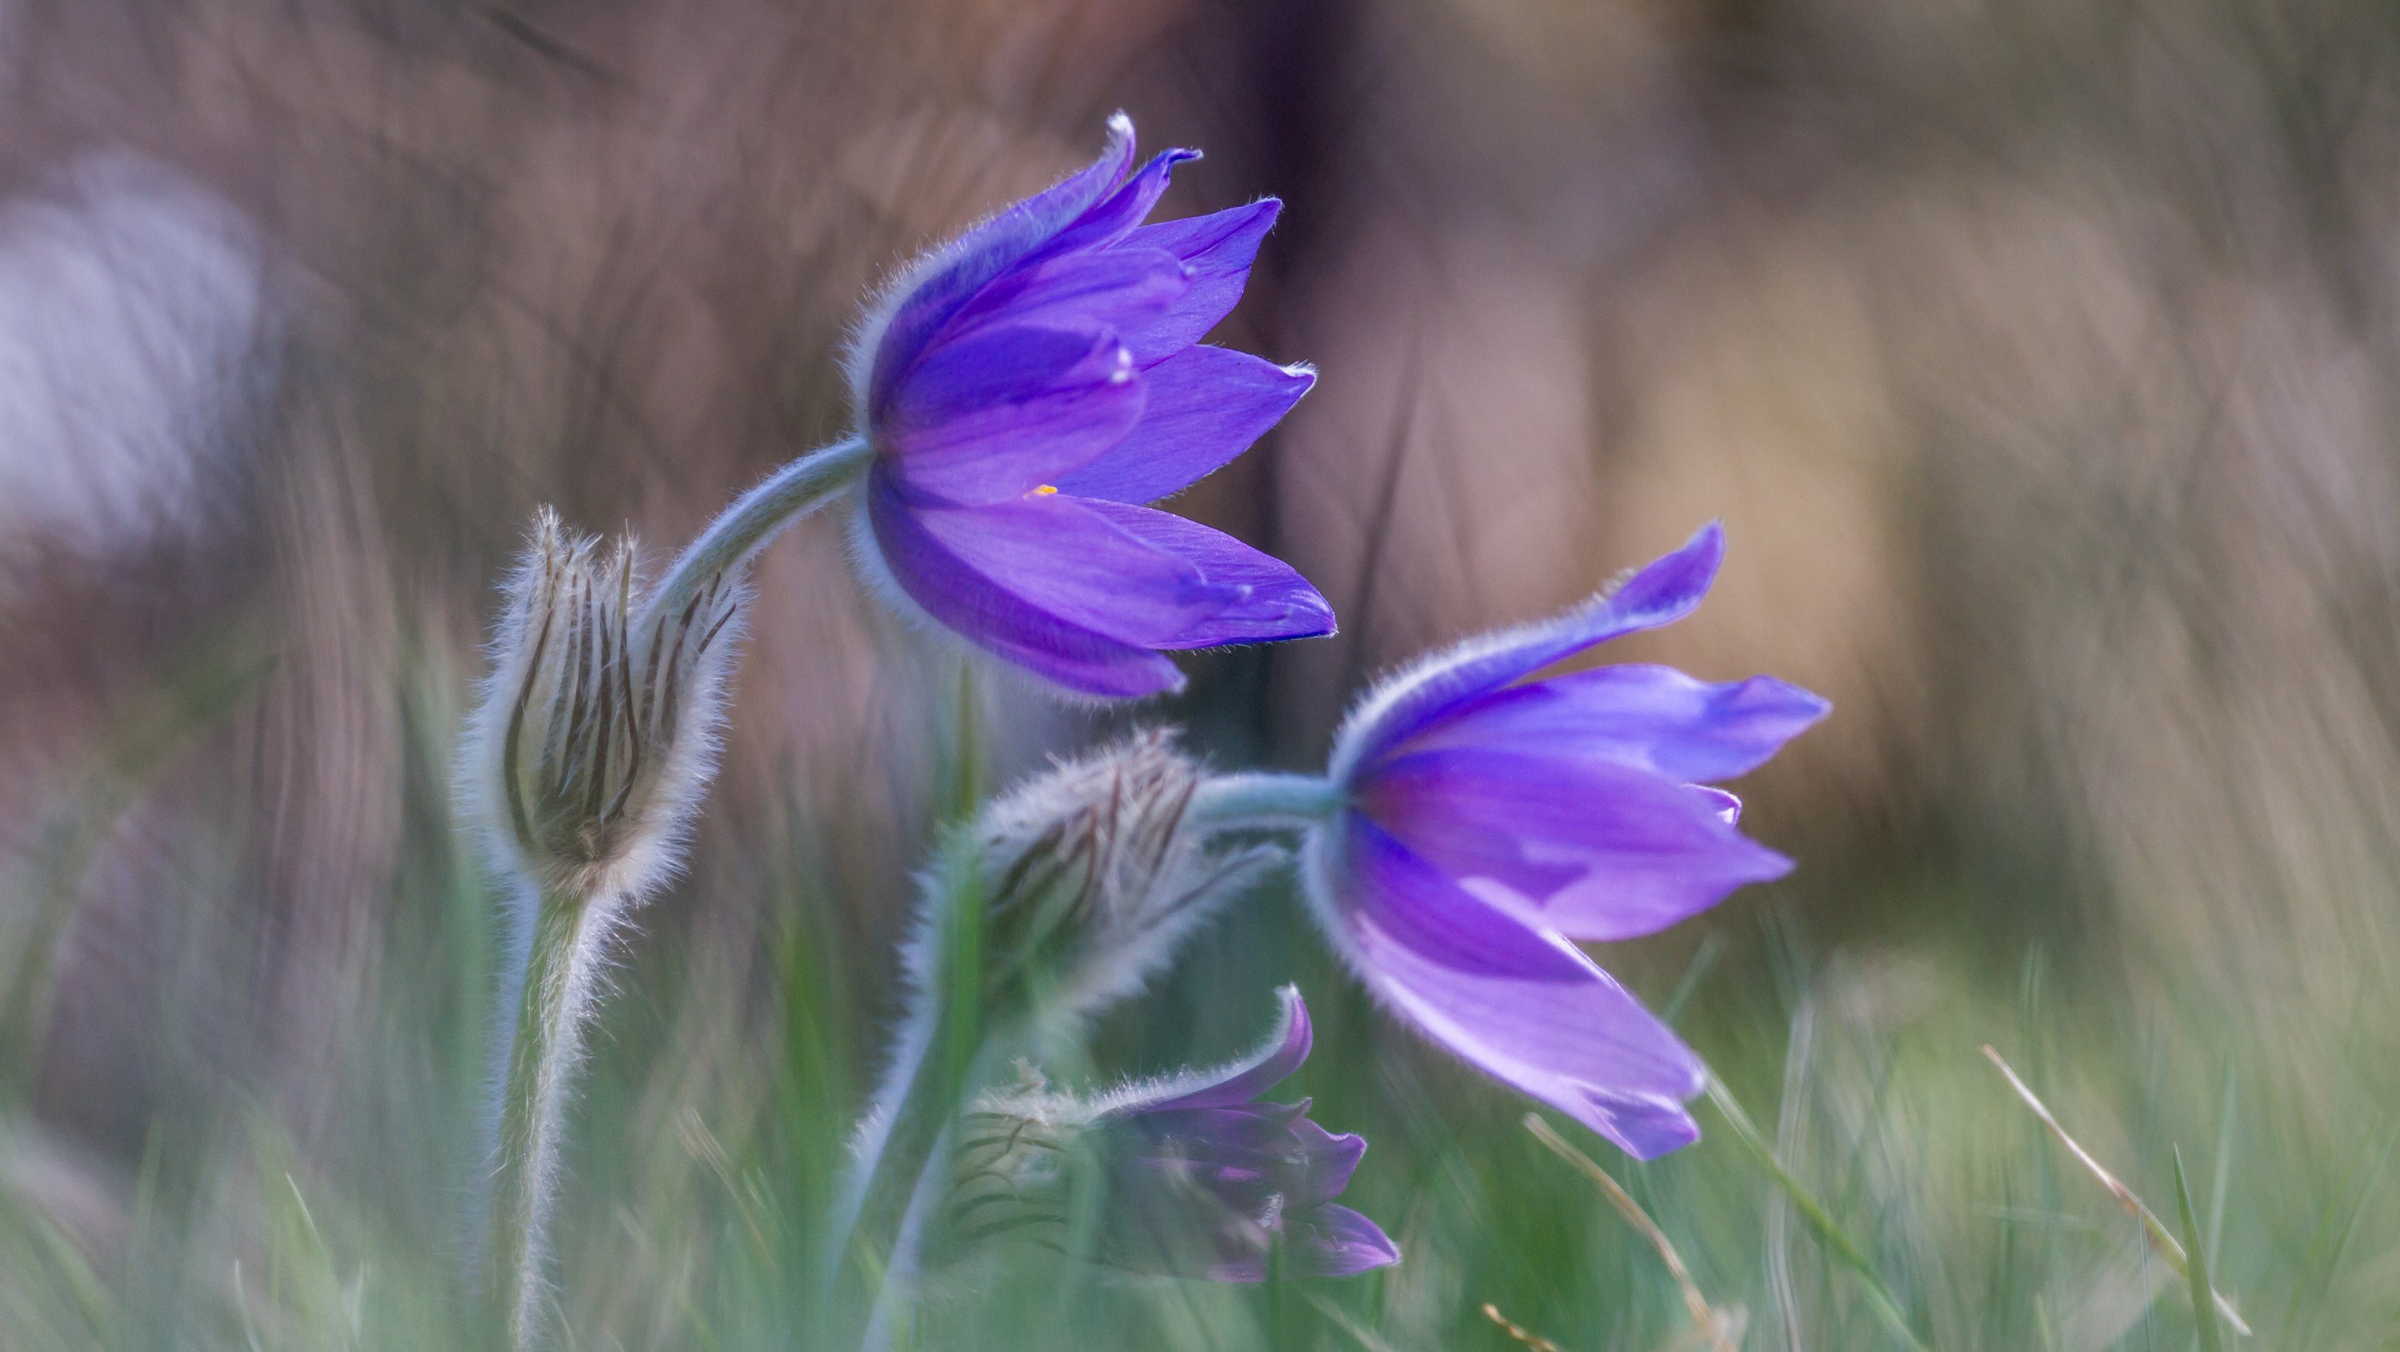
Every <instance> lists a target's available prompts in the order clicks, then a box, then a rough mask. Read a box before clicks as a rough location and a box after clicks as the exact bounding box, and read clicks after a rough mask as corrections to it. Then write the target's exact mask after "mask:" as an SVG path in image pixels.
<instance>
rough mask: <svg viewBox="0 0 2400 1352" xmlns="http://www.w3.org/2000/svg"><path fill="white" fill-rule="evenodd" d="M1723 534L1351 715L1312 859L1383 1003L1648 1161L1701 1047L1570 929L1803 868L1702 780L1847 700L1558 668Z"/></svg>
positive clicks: (1681, 577)
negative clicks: (1336, 801) (1742, 828)
mask: <svg viewBox="0 0 2400 1352" xmlns="http://www.w3.org/2000/svg"><path fill="white" fill-rule="evenodd" d="M1724 551H1725V541H1724V535H1723V533H1722V531H1721V530H1720V529H1719V528H1718V527H1717V526H1716V525H1715V524H1713V523H1712V524H1710V525H1708V526H1706V527H1703V528H1702V529H1701V531H1700V532H1699V533H1698V534H1697V535H1694V536H1693V537H1692V539H1691V541H1690V542H1689V543H1688V544H1686V545H1684V547H1683V548H1681V549H1679V550H1676V551H1675V552H1674V553H1672V554H1669V555H1667V556H1666V557H1664V558H1662V559H1659V560H1658V561H1656V562H1655V563H1652V564H1650V565H1649V566H1648V567H1646V568H1643V569H1642V570H1641V571H1639V572H1637V573H1635V574H1634V575H1633V576H1632V577H1630V578H1628V579H1626V580H1625V582H1624V583H1623V584H1622V585H1621V586H1619V587H1617V588H1616V589H1615V590H1613V591H1610V592H1607V593H1604V594H1602V595H1601V596H1598V597H1596V598H1594V599H1593V600H1592V601H1590V602H1588V603H1586V604H1584V605H1582V606H1580V607H1577V608H1576V609H1574V610H1571V611H1568V612H1567V613H1566V614H1564V615H1561V616H1559V617H1557V618H1555V619H1552V620H1548V621H1545V622H1542V623H1539V624H1534V625H1529V626H1526V627H1524V628H1520V629H1514V630H1508V631H1504V632H1501V633H1497V634H1492V635H1487V636H1485V637H1481V638H1477V639H1474V640H1470V641H1469V642H1467V643H1464V644H1462V645H1460V646H1459V647H1457V648H1455V649H1452V650H1451V651H1448V652H1445V653H1440V654H1436V655H1434V656H1432V657H1429V658H1427V659H1425V660H1423V661H1420V662H1419V663H1417V664H1416V665H1415V666H1414V667H1412V668H1410V669H1408V670H1406V671H1403V672H1402V673H1400V674H1399V675H1398V676H1396V677H1395V678H1393V679H1391V680H1389V681H1387V682H1385V683H1384V684H1383V685H1382V686H1381V687H1380V688H1378V689H1377V690H1376V691H1374V692H1373V693H1372V694H1371V695H1369V696H1368V698H1367V699H1366V700H1365V701H1364V702H1363V703H1362V704H1361V705H1360V707H1359V708H1358V709H1357V710H1356V711H1355V712H1354V713H1352V715H1351V716H1350V718H1349V720H1348V721H1347V722H1346V723H1345V724H1344V725H1343V728H1342V731H1341V733H1340V735H1339V737H1338V738H1337V740H1336V742H1335V750H1334V755H1333V761H1332V764H1331V766H1330V767H1329V772H1328V773H1329V777H1330V778H1331V779H1332V781H1333V784H1334V787H1335V788H1336V790H1337V791H1338V794H1339V798H1340V802H1341V807H1340V808H1339V810H1337V811H1335V812H1333V813H1332V814H1331V815H1330V816H1329V817H1327V818H1325V819H1323V820H1321V822H1320V823H1319V824H1318V825H1317V826H1316V827H1315V828H1314V829H1313V830H1312V831H1311V832H1310V837H1309V841H1308V845H1307V847H1306V850H1305V851H1304V855H1303V863H1302V870H1303V874H1304V876H1305V878H1306V879H1307V882H1308V892H1309V894H1310V897H1311V899H1312V901H1313V902H1314V905H1315V909H1316V911H1317V913H1318V917H1319V919H1320V920H1321V921H1322V923H1323V925H1324V927H1325V928H1326V930H1327V931H1328V933H1329V934H1330V935H1331V936H1332V938H1333V940H1334V943H1335V945H1336V946H1337V947H1338V948H1339V949H1340V950H1341V951H1342V953H1343V955H1344V956H1345V957H1346V958H1347V959H1348V960H1349V962H1350V965H1351V966H1352V967H1353V968H1354V969H1356V971H1357V972H1358V974H1359V975H1360V977H1361V978H1362V979H1363V980H1364V981H1365V982H1366V983H1367V985H1368V986H1369V988H1370V989H1372V990H1373V992H1374V993H1375V995H1376V997H1377V998H1378V999H1379V1000H1380V1001H1381V1002H1382V1003H1383V1004H1384V1005H1385V1006H1386V1007H1387V1008H1389V1009H1390V1010H1392V1011H1393V1012H1394V1013H1396V1014H1398V1015H1399V1016H1400V1017H1401V1018H1403V1019H1405V1020H1407V1021H1408V1022H1409V1023H1411V1024H1413V1025H1415V1026H1416V1028H1417V1029H1418V1030H1420V1031H1421V1032H1423V1033H1424V1034H1425V1035H1426V1036H1427V1037H1430V1038H1432V1039H1433V1040H1434V1041H1436V1042H1438V1043H1440V1044H1441V1045H1442V1046H1444V1047H1446V1048H1448V1049H1449V1050H1450V1051H1451V1052H1453V1053H1454V1054H1456V1055H1457V1056H1459V1057H1460V1058H1461V1059H1463V1060H1465V1061H1467V1062H1469V1063H1470V1064H1473V1065H1475V1066H1477V1067H1479V1068H1481V1069H1482V1070H1484V1071H1486V1072H1488V1073H1490V1074H1491V1075H1493V1076H1495V1077H1497V1078H1498V1079H1501V1080H1504V1081H1506V1082H1507V1083H1509V1084H1511V1085H1514V1086H1515V1087H1516V1088H1518V1089H1521V1090H1523V1091H1524V1092H1525V1093H1527V1094H1530V1095H1532V1096H1533V1097H1535V1098H1537V1099H1540V1100H1542V1101H1543V1102H1545V1103H1548V1104H1550V1105H1551V1106H1553V1107H1555V1108H1557V1109H1559V1110H1560V1111H1561V1112H1564V1113H1566V1114H1568V1115H1569V1116H1571V1117H1573V1118H1575V1119H1576V1120H1578V1121H1580V1122H1582V1123H1584V1124H1585V1125H1586V1126H1589V1127H1590V1128H1592V1130H1594V1131H1597V1132H1599V1133H1600V1134H1601V1135H1603V1136H1605V1137H1607V1138H1608V1139H1609V1140H1611V1141H1614V1142H1615V1143H1616V1144H1618V1145H1619V1146H1622V1147H1623V1148H1624V1149H1625V1150H1626V1151H1627V1152H1629V1153H1631V1154H1632V1155H1634V1156H1636V1157H1637V1158H1641V1159H1649V1158H1652V1157H1654V1156H1657V1155H1661V1154H1664V1153H1666V1152H1667V1151H1670V1150H1674V1149H1676V1148H1678V1147H1680V1146H1684V1145H1688V1144H1690V1143H1691V1142H1692V1141H1693V1140H1695V1139H1697V1138H1698V1136H1699V1128H1698V1127H1697V1126H1696V1125H1695V1124H1694V1123H1693V1121H1692V1119H1691V1116H1690V1114H1688V1113H1686V1112H1685V1111H1684V1107H1683V1104H1684V1101H1685V1100H1686V1099H1688V1098H1690V1097H1692V1096H1693V1095H1695V1094H1697V1093H1699V1092H1700V1090H1701V1089H1702V1088H1703V1087H1704V1083H1705V1079H1704V1077H1705V1071H1704V1069H1703V1067H1702V1065H1701V1063H1700V1060H1699V1058H1698V1057H1696V1056H1694V1055H1693V1054H1692V1052H1691V1050H1690V1049H1689V1048H1687V1047H1685V1046H1684V1045H1683V1043H1682V1042H1681V1041H1680V1040H1678V1039H1677V1038H1676V1036H1675V1035H1674V1033H1672V1032H1670V1031H1669V1030H1668V1029H1667V1027H1666V1025H1665V1024H1663V1023H1661V1022H1660V1021H1659V1020H1658V1019H1656V1018H1655V1017H1653V1016H1652V1015H1651V1014H1650V1012H1649V1011H1648V1010H1646V1009H1644V1008H1642V1006H1641V1004H1640V1003H1639V1002H1637V1001H1636V1000H1635V999H1634V998H1633V997H1632V996H1631V995H1629V994H1627V993H1626V991H1625V989H1624V988H1623V987H1621V986H1619V985H1618V984H1617V983H1616V981H1615V980H1613V979H1612V978H1610V976H1609V975H1608V973H1606V972H1604V971H1602V970H1601V969H1600V967H1599V966H1598V965H1597V964H1595V963H1594V962H1593V961H1592V960H1591V959H1590V958H1589V957H1587V956H1585V954H1584V953H1583V952H1582V951H1581V950H1580V949H1578V948H1577V947H1576V946H1575V943H1574V942H1573V941H1575V940H1579V939H1580V940H1609V939H1630V938H1633V937H1635V936H1638V935H1643V934H1649V933H1652V932H1654V931H1657V930H1661V929H1664V928H1666V927H1667V926H1669V925H1672V924H1674V923H1675V922H1677V921H1679V920H1682V919H1684V918H1685V917H1687V916H1690V915H1693V914H1695V913H1697V912H1699V911H1703V910H1706V909H1707V908H1709V907H1710V906H1713V905H1715V904H1716V903H1717V902H1718V901H1719V900H1721V899H1723V898H1724V897H1725V895H1726V894H1727V893H1729V892H1731V891H1732V890H1733V889H1735V888H1737V887H1740V886H1741V885H1743V884H1744V883H1753V882H1764V881H1767V880H1769V879H1773V878H1779V877H1781V876H1783V875H1784V874H1785V873H1787V872H1789V871H1790V869H1791V867H1792V864H1791V861H1790V860H1788V859H1786V858H1785V857H1783V856H1782V855H1780V854H1777V853H1776V852H1775V851H1773V850H1770V849H1768V848H1766V847H1765V846H1763V845H1760V844H1758V843H1757V842H1755V841H1752V840H1750V839H1749V838H1748V837H1746V836H1744V835H1742V834H1741V832H1739V831H1738V830H1736V829H1735V826H1734V823H1735V820H1736V818H1737V816H1738V815H1739V811H1740V803H1739V801H1738V800H1736V799H1735V798H1734V797H1733V795H1731V794H1729V793H1725V792H1724V791H1722V790H1719V789H1714V788H1707V787H1703V785H1704V784H1705V783H1707V782H1709V781H1716V780H1726V779H1732V778H1735V777H1737V776H1739V775H1742V774H1745V773H1747V772H1749V771H1750V770H1752V769H1755V768H1757V767H1758V766H1759V765H1761V764H1763V763H1764V762H1765V761H1766V760H1767V759H1768V758H1769V757H1771V756H1773V755H1774V754H1775V752H1776V750H1777V749H1778V748H1780V747H1781V746H1782V745H1783V743H1784V742H1785V741H1786V740H1788V739H1790V738H1791V737H1792V736H1793V735H1795V734H1797V733H1798V732H1800V731H1801V730H1802V729H1804V728H1806V727H1807V726H1809V725H1810V724H1811V723H1814V722H1816V721H1817V720H1818V719H1819V718H1821V717H1823V716H1824V715H1825V713H1826V711H1827V709H1828V708H1829V707H1830V706H1828V705H1827V704H1826V702H1825V701H1824V700H1822V699H1819V698H1818V697H1817V696H1815V695H1812V694H1810V693H1809V692H1808V691H1805V690H1802V689H1800V688H1798V687H1797V686H1792V685H1786V684H1784V683H1783V682H1781V681H1777V680H1774V679H1772V678H1769V677H1765V676H1759V677H1753V678H1752V679H1750V680H1747V681H1737V682H1732V683H1729V684H1724V685H1712V684H1708V683H1706V682H1702V681H1696V680H1694V679H1692V678H1691V677H1689V676H1686V675H1684V674H1683V673H1682V672H1679V671H1675V670H1673V669H1671V668H1668V667H1658V666H1635V665H1627V666H1612V667H1598V668H1595V669H1592V670H1588V671H1581V672H1576V673H1573V674H1571V675H1565V676H1557V677H1553V678H1551V679H1548V680H1542V681H1527V680H1525V678H1526V677H1529V676H1531V675H1533V674H1534V673H1535V672H1537V671H1539V670H1541V669H1542V668H1544V667H1547V666H1549V665H1551V664H1552V663H1554V662H1558V661H1560V660H1562V659H1564V658H1568V657H1572V656H1574V655H1575V654H1577V653H1580V652H1582V651H1584V650H1585V649H1587V648H1590V647H1592V646H1593V645H1595V644H1598V643H1601V642H1604V641H1606V640H1608V639H1611V638H1615V637H1617V636H1618V635H1620V634H1627V633H1632V632H1634V631H1636V630H1641V629H1650V628H1655V627H1657V626H1659V625H1663V624H1668V623H1671V622H1672V621H1675V620H1678V619H1681V618H1682V617H1683V616H1685V615H1687V614H1689V613H1690V612H1691V611H1692V609H1693V608H1694V607H1695V606H1697V605H1698V604H1699V603H1700V599H1701V597H1702V596H1704V595H1705V594H1706V593H1707V591H1708V587H1709V584H1710V582H1711V581H1712V580H1713V579H1714V578H1715V576H1716V572H1717V565H1718V563H1719V561H1720V560H1721V559H1722V558H1723V557H1724Z"/></svg>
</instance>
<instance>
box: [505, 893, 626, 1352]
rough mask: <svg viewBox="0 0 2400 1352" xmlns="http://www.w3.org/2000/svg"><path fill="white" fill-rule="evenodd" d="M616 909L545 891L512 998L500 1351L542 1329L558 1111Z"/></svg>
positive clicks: (570, 1081) (559, 1145) (524, 1344)
mask: <svg viewBox="0 0 2400 1352" xmlns="http://www.w3.org/2000/svg"><path fill="white" fill-rule="evenodd" d="M618 909H619V903H618V900H617V899H616V898H614V897H584V896H576V895H573V894H570V893H563V892H559V891H554V890H547V889H546V890H544V891H543V893H542V894H541V897H540V900H539V902H538V904H537V909H536V911H535V913H534V917H533V933H532V939H531V943H530V945H529V946H528V948H527V950H526V956H525V966H524V972H523V979H522V984H521V985H520V986H519V988H518V990H517V992H516V1004H517V1014H516V1033H515V1038H514V1040H513V1042H512V1043H511V1045H510V1047H509V1051H508V1061H507V1068H506V1071H505V1074H504V1075H503V1077H502V1078H501V1080H500V1090H499V1103H498V1105H497V1109H498V1111H497V1113H496V1117H497V1120H498V1124H499V1133H498V1134H499V1140H498V1151H497V1159H496V1167H495V1169H494V1176H493V1199H492V1211H491V1243H490V1250H489V1255H488V1262H489V1268H488V1271H487V1274H486V1281H487V1289H488V1292H489V1296H490V1300H491V1310H492V1317H493V1319H494V1321H495V1323H496V1324H497V1325H498V1326H499V1327H500V1328H502V1329H504V1330H505V1334H506V1346H508V1347H511V1348H515V1349H519V1350H520V1352H522V1350H523V1349H528V1348H532V1347H537V1346H539V1345H540V1343H541V1340H542V1335H543V1331H544V1329H543V1325H544V1323H545V1316H546V1314H547V1307H548V1302H549V1297H550V1283H549V1275H548V1269H549V1261H550V1226H551V1220H552V1213H553V1212H554V1210H555V1208H556V1203H557V1200H558V1181H559V1156H560V1153H561V1151H562V1149H563V1147H564V1145H565V1140H566V1113H567V1107H568V1102H569V1100H570V1098H571V1097H572V1094H571V1091H572V1089H573V1086H574V1078H575V1073H576V1071H577V1069H578V1068H579V1066H580V1065H581V1063H582V1059H583V1031H584V1025H585V1024H586V1023H588V1022H589V1021H590V1019H591V1016H592V1011H593V1006H594V1005H595V1004H596V1003H597V996H598V993H599V982H598V979H597V977H598V973H599V970H600V967H601V964H602V962H603V961H604V959H605V950H606V947H607V943H608V932H609V930H610V928H611V926H612V925H613V924H614V922H615V919H616V914H615V913H616V911H617V910H618Z"/></svg>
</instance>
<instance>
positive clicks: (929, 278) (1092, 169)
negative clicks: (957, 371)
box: [864, 113, 1133, 417]
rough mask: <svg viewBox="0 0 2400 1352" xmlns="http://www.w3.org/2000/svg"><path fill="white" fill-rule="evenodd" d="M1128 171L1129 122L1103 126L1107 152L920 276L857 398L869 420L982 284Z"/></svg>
mask: <svg viewBox="0 0 2400 1352" xmlns="http://www.w3.org/2000/svg"><path fill="white" fill-rule="evenodd" d="M1132 164H1133V120H1132V119H1131V118H1128V117H1126V116H1125V115H1124V114H1123V113H1119V114H1117V115H1116V116H1114V117H1112V118H1110V119H1109V120H1108V148H1107V149H1105V150H1103V151H1101V152H1100V157H1099V158H1098V159H1096V160H1094V161H1092V162H1091V163H1090V164H1089V165H1087V166H1085V167H1084V168H1082V169H1080V170H1078V171H1076V172H1075V173H1073V174H1070V175H1068V176H1067V177H1066V178H1064V179H1061V180H1060V181H1059V182H1058V183H1056V184H1054V185H1053V186H1051V187H1049V188H1046V189H1044V190H1043V191H1041V192H1038V193H1035V194H1034V195H1033V196H1031V197H1028V198H1026V199H1024V200H1023V201H1021V202H1017V203H1014V204H1012V205H1010V206H1008V207H1006V208H1004V209H1002V210H1001V211H999V212H998V213H996V214H994V215H993V216H992V217H991V218H990V219H988V220H986V221H984V222H983V223H982V224H980V225H977V226H975V227H974V228H972V229H970V230H968V231H967V232H966V233H965V234H964V235H961V236H959V238H958V239H957V240H955V241H953V242H952V243H951V244H950V245H949V247H947V248H945V249H943V250H942V251H941V253H940V254H938V255H936V256H935V257H934V258H932V259H930V260H928V261H927V263H926V264H925V265H924V266H922V267H921V268H919V269H918V270H917V275H916V276H914V277H913V278H911V279H910V280H909V281H908V282H907V283H906V284H905V291H904V294H903V296H902V298H901V300H900V302H899V305H898V308H896V309H895V310H894V311H893V312H892V315H891V317H890V319H888V320H887V321H886V322H885V323H884V326H883V333H882V336H881V337H880V338H878V339H877V340H876V343H875V352H874V357H873V360H872V365H871V367H870V369H871V370H872V371H873V373H874V374H873V379H872V383H871V384H870V385H869V386H868V388H867V389H866V391H865V392H864V393H865V396H866V398H865V405H866V409H867V411H868V414H869V416H870V417H872V416H874V415H875V414H877V413H879V412H880V411H881V410H882V408H883V406H884V404H885V402H886V400H887V399H888V397H889V394H890V391H891V388H892V386H893V384H894V383H895V382H897V381H898V380H899V378H900V377H901V376H904V375H906V374H907V373H908V372H909V370H910V368H912V367H914V366H915V365H916V361H917V358H918V356H919V355H920V354H921V353H922V352H923V350H924V346H925V342H926V340H927V339H928V338H930V337H931V336H932V335H933V334H934V332H935V331H936V330H938V329H940V328H941V327H942V326H943V325H944V324H947V323H949V322H950V319H951V317H952V316H953V315H955V314H957V313H958V311H959V309H960V308H961V307H962V306H964V305H965V304H966V303H967V302H968V301H970V300H972V299H973V298H974V296H975V293H976V292H978V291H980V290H982V289H983V287H984V286H985V284H987V283H989V282H990V281H991V280H992V279H993V278H995V277H998V276H999V275H1000V274H1001V273H1003V272H1005V271H1007V270H1008V269H1009V268H1010V267H1012V266H1014V265H1016V264H1017V263H1019V262H1021V261H1023V260H1024V258H1025V257H1026V256H1027V255H1028V254H1030V253H1032V252H1033V251H1034V250H1035V249H1037V248H1039V247H1041V246H1042V245H1043V244H1044V243H1046V242H1048V241H1049V240H1051V239H1052V237H1054V236H1055V235H1056V234H1057V233H1058V232H1059V231H1060V230H1061V229H1063V228H1065V227H1066V225H1067V224H1068V223H1069V222H1071V221H1074V220H1075V219H1076V218H1078V217H1080V216H1082V215H1083V214H1084V213H1085V212H1087V211H1089V210H1090V209H1091V208H1092V207H1093V206H1094V205H1095V204H1097V203H1098V202H1100V201H1101V200H1102V199H1103V198H1104V197H1106V196H1107V195H1108V193H1109V190H1110V189H1112V188H1114V187H1115V186H1116V185H1117V183H1118V182H1119V180H1121V179H1123V178H1124V177H1125V171H1126V169H1127V168H1129V167H1130V166H1131V165H1132Z"/></svg>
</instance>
